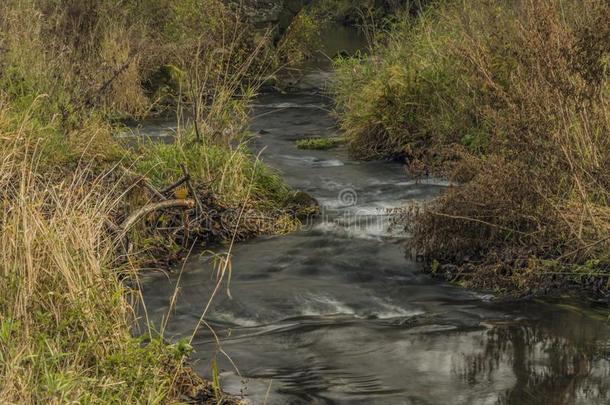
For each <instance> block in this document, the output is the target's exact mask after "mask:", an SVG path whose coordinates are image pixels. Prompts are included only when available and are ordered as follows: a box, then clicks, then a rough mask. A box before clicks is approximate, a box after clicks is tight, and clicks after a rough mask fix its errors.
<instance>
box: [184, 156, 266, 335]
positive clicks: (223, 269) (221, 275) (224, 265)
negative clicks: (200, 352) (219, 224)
mask: <svg viewBox="0 0 610 405" xmlns="http://www.w3.org/2000/svg"><path fill="white" fill-rule="evenodd" d="M263 151H264V149H263V150H261V151H260V152H259V154H258V156H257V157H256V162H255V168H256V164H257V163H258V161H259V160H258V159H259V157H260V154H261V153H262V152H263ZM253 182H254V170H252V176H251V178H250V184H249V186H248V192H247V193H246V198H245V199H244V203H243V205H242V207H241V210H240V212H239V217H238V218H237V223H236V224H235V229H234V231H233V236H232V238H231V243H230V244H229V249H228V250H227V253H226V257H227V258H226V259H224V263H221V265H220V266H219V269H218V281H217V282H216V285H215V286H214V290H213V291H212V295H211V296H210V299H209V300H208V302H207V304H206V305H205V308H204V309H203V312H202V313H201V316H200V317H199V321H198V322H197V325H195V329H194V330H193V334H192V335H191V338H190V339H189V344H190V343H193V339H195V335H196V334H197V331H198V330H199V328H200V327H201V324H202V323H204V322H205V316H206V315H207V313H208V310H209V309H210V306H211V305H212V301H213V300H214V297H215V296H216V294H217V293H218V291H219V290H220V286H221V285H222V280H223V279H224V275H225V273H226V272H227V269H229V273H230V272H231V269H230V260H231V259H230V255H231V252H232V251H233V246H234V245H235V239H236V237H237V231H238V227H239V223H240V221H241V219H242V217H243V214H244V212H245V210H246V204H247V203H248V200H249V199H250V193H251V192H252V183H253ZM228 282H229V283H230V276H229V281H228ZM228 288H229V287H228V286H227V290H228Z"/></svg>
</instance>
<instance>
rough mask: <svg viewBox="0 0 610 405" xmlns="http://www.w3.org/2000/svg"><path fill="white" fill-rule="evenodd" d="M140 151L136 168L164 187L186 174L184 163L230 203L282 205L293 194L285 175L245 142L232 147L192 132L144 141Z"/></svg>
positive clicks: (197, 178) (195, 179)
mask: <svg viewBox="0 0 610 405" xmlns="http://www.w3.org/2000/svg"><path fill="white" fill-rule="evenodd" d="M140 152H141V157H140V158H139V159H138V160H137V162H136V166H135V168H136V170H137V171H138V172H139V173H141V174H144V175H146V176H148V177H149V178H150V179H151V180H152V181H153V183H154V184H155V185H157V186H158V187H160V188H163V187H165V186H167V185H168V184H170V183H172V182H173V181H177V180H179V179H180V178H182V176H183V171H182V168H181V165H182V164H184V165H185V166H186V167H187V170H188V172H189V174H190V175H191V177H192V179H193V182H194V184H196V185H203V186H205V187H206V188H207V189H208V190H209V191H210V192H212V193H213V195H214V196H216V198H217V199H218V200H219V202H220V203H221V204H223V205H226V206H239V205H241V204H243V203H244V202H248V203H249V204H251V205H254V206H257V207H264V208H281V207H283V206H284V204H285V202H286V201H287V199H288V198H289V196H290V195H291V191H290V188H289V187H288V186H287V185H286V183H284V181H283V180H282V179H281V177H279V175H278V174H277V173H275V172H274V171H272V170H271V169H270V168H269V167H267V166H266V165H265V164H264V163H262V162H261V161H259V160H258V159H257V158H256V156H254V155H252V153H251V152H250V151H249V150H248V148H247V147H246V145H244V144H239V145H238V146H236V147H232V148H229V147H226V146H221V145H217V144H215V143H213V142H207V141H203V142H197V141H196V140H195V139H194V136H193V134H192V132H190V133H187V134H185V135H184V136H180V137H178V139H177V140H176V142H175V143H173V144H161V143H156V142H147V143H144V144H143V145H141V150H140Z"/></svg>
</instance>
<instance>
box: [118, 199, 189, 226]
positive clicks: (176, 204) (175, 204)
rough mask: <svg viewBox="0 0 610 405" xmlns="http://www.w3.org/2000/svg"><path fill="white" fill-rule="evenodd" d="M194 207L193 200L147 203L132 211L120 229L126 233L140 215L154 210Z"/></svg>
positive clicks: (142, 215)
mask: <svg viewBox="0 0 610 405" xmlns="http://www.w3.org/2000/svg"><path fill="white" fill-rule="evenodd" d="M193 207H195V201H193V200H165V201H160V202H156V203H152V204H148V205H145V206H143V207H142V208H140V209H139V210H137V211H136V212H134V213H132V214H131V215H130V216H129V217H128V218H127V219H126V220H125V221H123V224H122V225H121V230H122V232H123V233H126V232H127V231H129V229H131V228H132V227H133V226H134V225H135V224H136V223H137V222H138V221H139V220H140V219H141V218H142V217H144V216H146V215H148V214H150V213H151V212H154V211H159V210H165V209H168V208H184V209H192V208H193Z"/></svg>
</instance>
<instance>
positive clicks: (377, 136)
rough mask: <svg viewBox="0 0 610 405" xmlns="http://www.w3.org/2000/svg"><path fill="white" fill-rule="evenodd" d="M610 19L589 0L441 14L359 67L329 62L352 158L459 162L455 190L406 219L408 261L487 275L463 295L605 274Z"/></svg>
mask: <svg viewBox="0 0 610 405" xmlns="http://www.w3.org/2000/svg"><path fill="white" fill-rule="evenodd" d="M609 18H610V6H608V3H607V2H600V1H593V0H592V1H586V2H584V3H581V2H575V1H571V0H552V1H547V2H533V1H527V0H523V1H517V2H511V3H503V2H476V3H468V4H466V3H459V4H455V3H447V4H445V5H444V6H442V7H441V8H440V9H438V10H437V11H436V12H434V13H433V14H432V15H428V16H426V17H424V19H423V20H418V21H417V22H415V23H414V24H406V25H404V24H403V25H401V26H400V27H398V28H397V30H398V31H397V32H396V33H392V34H390V36H389V39H388V41H387V43H386V44H385V45H380V46H381V48H380V49H379V50H377V51H376V52H375V53H374V54H373V55H372V56H371V57H370V58H369V59H365V60H364V61H363V62H360V63H357V62H354V61H349V60H348V61H341V62H340V64H339V72H340V78H339V81H338V83H337V85H336V89H337V90H336V91H337V92H338V94H339V96H338V100H339V103H338V105H339V107H340V108H341V110H342V111H343V118H342V123H343V126H344V128H345V129H346V131H347V133H348V137H349V139H350V142H351V144H352V148H353V149H354V150H355V151H356V152H358V153H360V154H361V155H363V156H365V157H375V156H392V155H396V154H407V155H412V154H415V155H432V156H434V151H435V149H436V150H438V147H439V146H440V147H447V146H449V147H452V148H454V149H455V148H457V150H459V151H460V152H459V155H460V156H461V160H460V162H459V164H458V165H457V167H456V168H455V170H454V172H453V177H454V178H455V179H457V180H459V181H460V183H461V184H460V185H459V186H455V187H451V188H449V189H448V190H447V191H446V192H445V193H444V194H443V195H442V196H441V197H440V198H439V199H438V200H436V201H435V202H433V203H432V204H431V205H430V206H428V207H427V209H424V210H421V209H417V208H413V209H412V210H411V214H414V215H409V216H408V219H407V222H406V224H407V227H408V228H409V230H410V231H411V232H413V234H414V238H413V241H412V242H413V245H414V247H415V248H416V249H417V250H419V251H420V252H422V253H425V254H426V255H427V257H429V258H430V260H432V259H436V260H438V261H439V262H440V263H454V264H459V265H468V266H466V267H464V266H462V268H461V270H460V273H458V274H463V273H464V272H467V271H466V270H465V269H472V266H470V265H472V264H475V265H476V266H475V267H476V268H477V269H479V270H480V271H484V274H485V275H486V276H488V278H485V277H475V278H469V280H471V281H473V283H474V284H476V283H479V284H480V283H484V282H486V280H490V279H492V280H493V281H492V282H491V284H493V285H496V286H497V283H498V282H499V281H498V279H501V280H503V281H508V283H509V284H512V285H513V286H514V285H519V286H524V285H525V286H532V285H535V284H536V283H538V282H539V283H542V284H544V282H545V280H550V279H551V278H550V277H548V275H549V274H550V275H553V274H555V273H556V272H557V271H564V270H566V269H569V270H575V271H577V272H581V273H582V270H583V269H585V270H586V272H585V273H586V274H587V275H589V276H590V275H595V273H602V275H603V274H604V273H607V269H608V265H609V262H608V254H607V252H608V248H609V247H610V245H609V242H610V238H609V235H610V221H608V218H610V217H609V216H608V213H609V212H610V206H609V201H610V199H609V198H610V194H609V193H608V190H609V188H608V185H609V184H610V176H609V174H608V171H607V170H605V169H604V168H605V167H608V164H609V163H610V162H609V160H608V159H609V155H608V151H610V137H609V136H608V135H609V134H610V121H609V118H610V117H609V115H608V111H610V110H609V108H608V102H609V96H610V93H609V89H610V84H609V83H610V81H609V72H610V71H609V70H608V61H609V57H610V27H609V26H608V24H607V21H608V20H609ZM397 38H401V39H400V40H398V39H397ZM405 38H409V40H404V39H405ZM411 38H412V39H411ZM412 48H413V50H412ZM375 70H377V71H379V72H380V73H379V76H380V78H375V77H374V74H373V72H374V71H375ZM394 70H396V71H398V72H400V73H399V74H398V73H397V74H395V73H393V72H394ZM405 71H406V72H408V74H405V73H404V72H405ZM350 74H351V75H352V76H353V77H349V75H350ZM396 76H397V77H399V78H401V79H400V80H398V81H396V82H394V81H393V77H396ZM395 83H396V84H395ZM346 89H350V90H351V91H354V94H366V95H367V96H366V97H363V100H366V102H362V101H357V100H354V97H352V96H350V95H349V92H348V91H347V90H346ZM401 147H403V148H404V149H402V150H401ZM428 157H430V156H428ZM587 263H588V264H589V265H586V264H587ZM592 263H595V265H594V266H592V265H591V264H592ZM549 268H550V269H551V270H549ZM558 269H559V270H558ZM454 276H455V274H453V273H452V275H451V277H454ZM578 277H580V276H578ZM578 279H580V278H578ZM596 280H597V281H599V278H596ZM534 281H535V282H536V283H534ZM597 281H596V282H597ZM602 284H603V283H602ZM600 286H601V287H603V288H605V286H603V285H600V284H599V283H597V287H596V288H599V287H600Z"/></svg>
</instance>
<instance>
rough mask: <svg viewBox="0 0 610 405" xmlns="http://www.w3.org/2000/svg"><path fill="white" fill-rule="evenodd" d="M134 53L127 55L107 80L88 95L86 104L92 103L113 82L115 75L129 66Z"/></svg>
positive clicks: (117, 75) (118, 74)
mask: <svg viewBox="0 0 610 405" xmlns="http://www.w3.org/2000/svg"><path fill="white" fill-rule="evenodd" d="M135 56H136V53H133V54H131V55H129V57H128V58H127V61H126V62H125V63H124V64H123V65H122V66H121V67H120V68H119V69H117V70H116V71H115V72H114V74H113V75H112V77H111V78H110V79H108V80H106V81H105V82H104V84H102V86H101V87H100V88H99V89H98V90H97V91H96V92H95V94H94V95H93V96H92V97H90V98H89V99H88V100H86V102H85V103H86V104H91V103H93V102H94V101H95V100H96V99H97V98H98V97H99V96H100V95H101V94H102V93H103V92H104V91H106V89H107V88H108V87H109V86H110V85H111V84H112V82H114V81H115V80H116V79H117V77H119V76H120V75H121V74H122V73H123V72H125V70H127V68H128V67H129V65H131V62H133V59H134V58H135Z"/></svg>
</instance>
